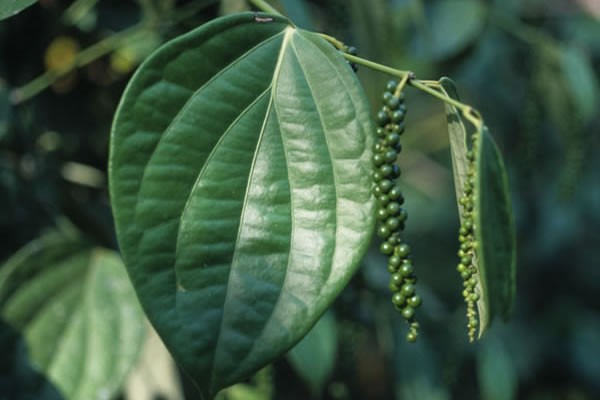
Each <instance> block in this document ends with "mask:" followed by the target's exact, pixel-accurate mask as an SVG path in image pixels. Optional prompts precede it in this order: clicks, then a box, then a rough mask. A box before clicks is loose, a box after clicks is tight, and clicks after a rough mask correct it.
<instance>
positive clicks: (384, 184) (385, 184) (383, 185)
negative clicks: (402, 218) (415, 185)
mask: <svg viewBox="0 0 600 400" xmlns="http://www.w3.org/2000/svg"><path fill="white" fill-rule="evenodd" d="M378 186H379V188H380V189H381V192H382V193H384V194H385V193H387V192H389V191H390V189H391V188H393V187H394V182H392V181H391V180H389V179H383V180H382V181H381V182H379V184H378Z"/></svg>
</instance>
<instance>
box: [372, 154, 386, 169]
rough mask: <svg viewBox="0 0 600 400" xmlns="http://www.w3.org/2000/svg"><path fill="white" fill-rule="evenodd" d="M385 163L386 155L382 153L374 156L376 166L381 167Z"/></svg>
mask: <svg viewBox="0 0 600 400" xmlns="http://www.w3.org/2000/svg"><path fill="white" fill-rule="evenodd" d="M384 163H385V154H381V153H376V154H375V155H373V164H375V165H376V166H378V167H379V166H380V165H382V164H384Z"/></svg>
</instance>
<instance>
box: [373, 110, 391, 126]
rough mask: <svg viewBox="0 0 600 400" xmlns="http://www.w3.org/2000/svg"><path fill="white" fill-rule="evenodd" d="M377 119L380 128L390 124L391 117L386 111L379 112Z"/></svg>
mask: <svg viewBox="0 0 600 400" xmlns="http://www.w3.org/2000/svg"><path fill="white" fill-rule="evenodd" d="M376 118H377V119H376V121H377V125H379V126H385V124H387V123H388V122H390V116H389V115H388V113H387V112H385V111H384V110H381V111H379V112H378V113H377V117H376Z"/></svg>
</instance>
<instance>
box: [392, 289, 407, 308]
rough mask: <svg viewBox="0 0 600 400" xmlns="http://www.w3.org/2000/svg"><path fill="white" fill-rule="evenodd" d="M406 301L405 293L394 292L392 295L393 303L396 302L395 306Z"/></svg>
mask: <svg viewBox="0 0 600 400" xmlns="http://www.w3.org/2000/svg"><path fill="white" fill-rule="evenodd" d="M405 301H406V298H405V297H404V295H402V293H398V292H396V293H394V294H393V295H392V303H394V305H395V306H398V307H400V306H402V305H403V304H404V302H405Z"/></svg>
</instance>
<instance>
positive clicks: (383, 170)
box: [379, 164, 394, 178]
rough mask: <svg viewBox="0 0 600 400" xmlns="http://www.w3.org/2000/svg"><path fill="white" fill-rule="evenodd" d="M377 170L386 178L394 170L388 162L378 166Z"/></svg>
mask: <svg viewBox="0 0 600 400" xmlns="http://www.w3.org/2000/svg"><path fill="white" fill-rule="evenodd" d="M379 172H380V173H381V175H383V176H385V177H386V178H387V177H389V176H390V175H392V173H393V172H394V167H392V166H391V165H390V164H383V165H382V166H381V167H379Z"/></svg>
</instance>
